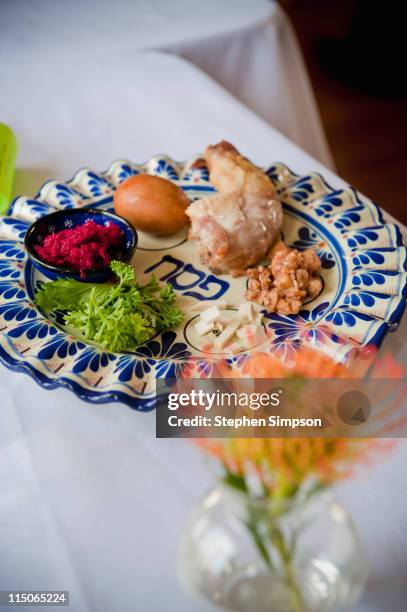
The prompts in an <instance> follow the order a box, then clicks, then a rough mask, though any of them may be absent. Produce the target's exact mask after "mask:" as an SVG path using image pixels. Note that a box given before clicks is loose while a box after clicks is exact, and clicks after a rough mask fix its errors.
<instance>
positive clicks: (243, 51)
mask: <svg viewBox="0 0 407 612" xmlns="http://www.w3.org/2000/svg"><path fill="white" fill-rule="evenodd" d="M146 49H161V50H167V51H168V52H172V53H178V54H180V55H182V56H184V57H186V58H187V59H188V60H189V61H191V62H193V63H194V64H196V65H197V66H199V67H200V68H201V69H202V70H203V71H205V72H206V73H208V74H209V75H210V76H211V77H212V78H214V79H216V80H217V81H218V82H219V83H220V84H221V85H222V86H223V87H225V88H226V89H228V90H229V91H231V92H232V93H233V94H234V95H235V96H236V97H237V98H238V99H240V100H241V101H242V102H244V103H245V104H246V105H247V106H248V107H249V108H251V109H252V110H254V111H255V112H257V114H259V115H260V116H261V117H263V118H264V119H265V120H266V121H268V122H269V123H271V124H272V125H273V126H274V127H276V128H277V129H278V130H280V131H281V132H283V133H284V134H285V135H286V136H287V137H288V138H290V139H291V140H293V141H294V142H296V143H297V144H298V145H299V146H301V147H302V148H304V149H305V150H307V151H308V152H309V153H310V154H311V155H313V156H314V157H316V158H317V159H319V160H320V161H321V162H322V163H324V164H325V165H327V166H329V167H331V168H332V167H333V162H332V158H331V155H330V152H329V149H328V146H327V143H326V139H325V135H324V132H323V129H322V126H321V122H320V119H319V114H318V110H317V107H316V104H315V100H314V96H313V93H312V89H311V87H310V83H309V79H308V76H307V71H306V68H305V65H304V62H303V60H302V57H301V52H300V50H299V48H298V45H297V42H296V38H295V35H294V33H293V30H292V27H291V25H290V23H289V21H288V19H287V17H286V16H285V14H284V12H283V11H282V9H281V8H280V7H279V6H278V4H276V3H275V2H272V1H270V0H250V2H248V1H247V0H206V1H205V2H202V1H201V0H195V1H194V0H171V2H167V1H166V0H115V1H114V2H112V1H111V0H58V1H57V2H55V1H54V0H36V1H35V2H32V0H18V2H14V1H13V0H3V2H1V3H0V54H1V56H0V57H2V58H3V60H2V63H3V64H4V63H6V62H7V63H10V65H11V66H15V65H16V64H18V63H19V62H22V63H28V64H29V65H30V66H31V65H32V64H34V63H36V62H38V63H41V65H42V66H43V69H44V68H45V69H46V67H49V68H52V69H53V70H57V69H58V68H59V67H60V66H63V64H64V63H65V62H66V61H69V60H70V59H72V58H81V59H82V60H83V61H84V62H85V61H86V64H87V69H88V70H89V86H93V84H92V68H93V66H94V64H95V63H96V62H101V63H102V64H103V62H104V61H105V58H106V57H108V56H109V55H110V54H111V53H115V54H117V53H118V52H120V53H121V54H122V55H124V56H126V57H128V58H130V57H132V56H133V55H134V53H135V52H136V51H137V50H146ZM50 78H52V75H50ZM105 78H106V79H108V78H109V75H108V73H106V74H105ZM127 78H128V79H132V80H134V81H136V79H137V74H136V71H135V68H134V67H132V65H131V64H130V63H129V64H128V76H127ZM178 85H179V87H180V88H181V89H182V90H183V91H185V92H186V93H187V91H188V90H189V87H190V84H189V83H185V82H181V83H179V84H178ZM194 94H195V97H196V98H198V97H199V96H200V95H201V92H200V91H195V92H194Z"/></svg>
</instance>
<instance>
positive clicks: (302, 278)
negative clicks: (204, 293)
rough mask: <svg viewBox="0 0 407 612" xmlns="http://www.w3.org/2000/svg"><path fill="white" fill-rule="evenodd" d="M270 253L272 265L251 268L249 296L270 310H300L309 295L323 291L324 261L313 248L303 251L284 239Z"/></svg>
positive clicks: (282, 311) (285, 311)
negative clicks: (287, 243)
mask: <svg viewBox="0 0 407 612" xmlns="http://www.w3.org/2000/svg"><path fill="white" fill-rule="evenodd" d="M269 255H270V258H271V262H270V265H269V266H259V267H258V268H250V269H249V270H247V276H248V278H249V282H248V289H247V292H246V298H247V299H248V300H251V301H254V302H257V304H260V305H261V306H264V307H265V308H266V310H268V311H269V312H278V313H279V314H298V312H299V311H300V309H301V306H302V301H303V300H304V299H305V298H307V297H316V296H317V295H319V294H320V293H321V291H322V280H321V278H320V277H319V276H316V273H317V272H318V271H319V270H320V268H321V261H320V259H319V257H318V255H317V254H316V253H315V251H313V250H312V249H307V250H306V251H302V252H301V251H298V250H297V249H290V248H289V247H288V246H287V245H286V244H284V242H279V243H278V244H276V246H275V247H274V248H273V249H272V250H271V252H270V254H269Z"/></svg>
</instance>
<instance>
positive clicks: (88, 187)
mask: <svg viewBox="0 0 407 612" xmlns="http://www.w3.org/2000/svg"><path fill="white" fill-rule="evenodd" d="M197 159H199V158H193V159H191V160H189V161H188V162H186V163H178V162H175V161H173V160H172V159H170V158H169V157H167V156H163V155H159V156H155V157H153V158H151V159H150V160H149V161H148V162H147V163H145V164H139V165H137V164H132V163H130V162H128V161H122V160H120V161H116V162H114V163H113V164H112V165H111V166H110V168H109V169H108V170H107V171H106V172H103V173H98V172H95V171H93V170H90V169H88V168H85V169H82V170H79V171H78V172H77V173H76V174H75V176H74V177H73V178H72V179H71V180H70V181H68V182H58V181H54V180H51V181H48V182H46V183H45V184H44V185H43V186H42V188H41V189H40V191H39V193H38V194H37V195H36V196H35V198H29V197H25V196H20V197H18V198H16V199H15V200H14V202H13V203H12V205H11V208H10V210H9V213H8V215H7V216H6V217H0V360H1V362H2V363H3V364H4V365H5V366H7V367H9V368H11V369H15V370H18V371H23V372H27V373H28V374H30V375H31V376H32V377H33V378H34V379H35V380H36V381H37V382H38V383H39V384H40V385H42V386H44V387H46V388H49V389H52V388H55V387H59V386H61V387H66V388H68V389H70V390H72V391H73V392H74V393H75V394H76V395H78V396H79V397H80V398H82V399H84V400H87V401H90V402H95V403H97V402H113V401H120V402H124V403H125V404H127V405H129V406H131V407H132V408H136V409H139V410H150V409H152V408H154V398H155V379H156V378H160V377H175V376H177V375H180V374H181V373H182V371H183V370H184V369H186V368H188V371H189V372H190V374H192V375H193V376H208V375H210V373H211V369H212V365H213V362H214V361H215V360H216V359H219V358H225V359H227V360H228V363H229V364H230V366H231V368H237V369H239V368H242V367H244V363H245V360H246V359H247V357H248V354H250V351H248V352H246V353H239V354H237V355H234V356H233V355H231V354H227V353H223V354H216V355H215V354H214V355H207V354H203V353H202V352H201V351H200V350H199V339H198V338H197V337H196V336H195V335H194V328H193V322H194V318H195V317H196V316H197V315H196V313H193V312H190V311H189V306H191V305H192V304H193V303H194V302H196V301H197V300H216V299H218V298H223V299H225V300H226V301H227V303H228V304H230V305H234V304H236V305H237V304H239V303H241V302H242V301H243V299H244V298H243V296H244V291H245V288H246V279H245V278H243V277H242V278H237V279H233V278H231V277H230V276H227V275H223V276H216V275H214V274H213V273H212V272H211V271H210V270H209V269H207V268H206V267H205V266H203V265H202V264H201V263H200V262H199V259H198V256H197V249H196V246H195V244H194V243H193V242H190V241H187V237H186V231H181V232H180V233H179V234H177V235H172V236H168V237H161V238H155V237H152V236H149V235H146V234H142V233H140V235H139V244H138V247H137V251H136V254H135V257H134V267H135V269H136V273H137V277H138V279H139V281H140V282H143V279H145V280H147V279H148V278H149V277H150V275H151V274H152V273H154V274H155V275H156V277H157V278H158V279H159V280H160V281H161V282H169V283H171V284H172V285H173V287H174V289H175V291H176V293H177V294H178V296H179V297H180V305H181V306H182V308H183V310H184V311H185V320H184V323H183V324H182V326H180V328H179V329H177V330H174V331H167V332H165V333H163V334H161V335H160V336H157V337H155V338H153V339H151V340H150V341H148V342H147V343H146V344H144V345H142V346H140V347H139V349H138V350H137V351H136V352H134V353H128V354H114V353H109V352H106V351H103V350H99V349H98V348H96V347H94V346H92V345H90V344H85V343H84V342H83V341H81V340H80V339H78V338H75V337H73V336H72V335H70V334H69V333H67V332H66V331H65V330H64V328H63V325H62V324H61V320H58V318H54V319H48V318H47V317H45V316H44V314H43V313H41V312H40V311H39V310H38V309H37V308H36V307H35V305H34V302H33V300H34V293H35V290H36V288H37V286H38V283H39V282H41V281H44V280H46V279H45V278H44V277H42V276H41V274H40V273H39V272H37V271H36V270H35V268H33V266H32V265H31V263H30V261H29V260H28V259H27V257H26V254H25V252H24V247H23V239H24V235H25V232H26V231H27V229H28V227H29V225H30V224H31V223H32V222H33V221H34V220H36V219H38V218H39V217H41V216H42V215H45V214H48V213H49V212H52V211H53V210H54V209H59V208H72V207H77V206H96V207H101V208H103V209H107V210H110V209H112V207H113V193H114V191H115V189H116V187H117V186H118V185H119V184H120V183H121V182H122V181H124V180H125V179H126V178H128V177H129V176H131V175H133V174H137V173H139V172H147V173H149V174H154V175H158V176H162V177H165V178H168V179H170V180H172V181H174V182H175V183H176V184H178V185H179V186H180V187H182V189H184V191H185V192H186V193H187V195H188V196H189V198H190V199H191V201H193V200H194V199H196V198H199V197H202V196H204V195H205V194H208V193H211V192H213V191H214V189H213V187H212V186H211V185H210V183H209V181H208V172H207V169H206V168H205V166H204V165H203V164H202V160H200V162H199V163H195V162H196V161H197ZM265 172H266V173H267V174H268V176H269V177H270V179H271V180H272V181H273V183H274V184H275V185H276V187H277V189H278V191H279V194H280V197H281V200H282V202H283V206H284V225H283V228H282V233H283V238H284V240H285V241H286V242H287V243H288V244H290V245H292V246H294V247H297V248H298V249H305V248H308V247H314V248H316V250H317V252H318V255H319V256H320V258H321V261H322V272H321V276H322V279H323V282H324V290H323V292H322V293H321V295H320V296H319V297H318V298H316V299H314V300H312V301H311V302H309V303H307V304H305V305H304V308H303V310H302V311H301V313H300V314H299V315H297V316H281V315H276V314H275V315H267V319H266V321H265V323H266V325H267V326H268V327H269V329H270V338H269V339H268V340H267V342H266V343H264V344H263V345H261V346H259V347H254V348H253V349H251V350H261V351H268V350H272V351H278V354H279V355H280V356H281V358H282V359H289V357H290V354H291V351H294V350H296V347H297V346H299V345H300V344H301V343H303V342H310V343H312V344H313V345H314V346H315V347H316V348H318V349H319V350H322V351H324V352H325V353H328V354H329V355H331V356H332V357H334V359H336V360H338V361H345V360H346V359H348V358H349V356H350V355H351V354H353V353H354V352H355V351H359V350H360V349H361V348H363V347H365V346H366V345H375V346H378V345H379V344H380V342H381V340H382V339H383V337H384V335H385V334H386V332H387V331H388V330H389V328H391V327H394V326H396V325H397V323H398V322H399V320H400V318H401V316H402V313H403V310H404V306H405V299H406V294H407V279H406V269H407V266H406V248H405V247H404V246H403V242H402V237H401V234H400V231H399V229H398V228H397V226H395V225H389V224H385V223H384V221H383V218H382V215H381V213H380V210H379V209H378V207H377V206H375V205H374V204H373V203H372V202H370V201H366V200H365V199H364V200H363V201H362V199H361V197H360V196H359V195H358V193H357V192H356V191H355V190H353V189H352V188H348V189H343V190H334V189H332V188H331V187H330V186H329V185H328V184H327V183H326V182H325V181H324V179H323V178H322V177H321V176H320V175H319V174H309V175H307V176H301V177H300V176H298V175H296V174H294V173H293V172H291V171H290V170H289V169H288V168H287V167H286V166H285V165H283V164H280V163H276V164H273V165H272V166H270V167H268V168H266V169H265Z"/></svg>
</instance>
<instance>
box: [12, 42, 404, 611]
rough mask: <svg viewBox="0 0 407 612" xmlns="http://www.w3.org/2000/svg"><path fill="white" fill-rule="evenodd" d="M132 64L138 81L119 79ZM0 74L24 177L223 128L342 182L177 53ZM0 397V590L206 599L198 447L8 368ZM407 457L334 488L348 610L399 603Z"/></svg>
mask: <svg viewBox="0 0 407 612" xmlns="http://www.w3.org/2000/svg"><path fill="white" fill-rule="evenodd" d="M130 66H131V68H132V69H133V70H134V74H137V79H135V80H128V79H127V78H126V75H127V74H128V71H129V68H130ZM84 70H85V71H84ZM0 82H1V88H0V108H1V109H2V120H3V121H5V122H6V123H10V124H11V125H13V126H14V128H15V130H16V133H17V137H18V140H19V142H20V153H19V170H18V173H17V181H16V190H17V191H20V192H27V193H33V192H34V191H35V190H36V189H37V187H38V186H39V184H40V183H41V181H42V180H44V179H46V178H49V177H52V176H53V177H56V178H63V177H68V176H70V175H71V174H72V173H73V172H74V171H75V170H76V169H77V168H78V166H80V165H90V166H92V167H94V168H96V169H104V168H106V167H107V166H108V164H109V163H110V161H112V160H113V159H115V158H118V157H128V158H130V159H132V160H134V161H143V160H145V159H147V158H148V157H149V156H150V155H152V154H153V153H155V152H157V151H165V152H170V153H171V154H172V155H173V156H174V157H175V158H178V159H185V158H187V157H188V156H190V155H192V154H194V153H196V152H197V151H200V150H203V148H204V147H205V145H206V144H208V143H210V142H216V141H217V140H219V139H221V138H227V139H229V140H231V141H232V142H233V143H234V144H235V145H236V146H237V147H239V148H241V149H242V151H244V152H245V154H247V155H248V156H249V157H251V158H252V159H253V160H254V161H256V162H257V163H258V164H266V163H269V162H270V161H273V160H276V159H279V160H283V161H285V162H286V163H287V164H288V165H289V166H291V167H292V168H293V169H294V170H296V171H297V172H300V173H302V172H304V173H305V172H307V171H310V170H317V171H320V172H322V173H323V174H324V176H325V177H326V179H327V180H328V182H330V183H332V184H333V185H336V186H338V187H342V186H344V185H345V183H344V182H343V181H342V180H341V179H339V178H338V177H336V176H335V175H334V174H333V173H332V172H330V171H329V170H327V169H326V168H324V167H323V166H322V165H321V164H320V163H319V162H317V161H316V160H315V159H312V158H311V157H310V156H309V155H307V154H306V153H304V152H303V151H302V150H301V149H300V148H299V147H297V146H296V145H294V144H292V143H291V142H290V141H288V140H287V139H286V138H285V137H284V136H283V135H282V134H280V133H278V132H276V131H275V130H273V129H272V128H271V127H270V126H269V125H268V124H267V123H266V122H264V121H263V120H261V119H260V118H258V117H257V116H255V115H254V114H253V113H252V112H250V111H249V110H248V109H247V108H246V107H245V106H244V105H242V104H241V103H240V102H239V101H237V100H235V99H234V98H233V97H232V96H231V95H230V94H229V93H227V92H226V91H225V90H224V89H222V88H221V87H220V86H219V85H218V84H216V83H215V82H213V81H212V80H211V79H209V78H208V77H207V76H205V75H204V74H202V72H200V71H198V70H197V69H196V68H194V67H193V66H192V65H191V64H189V63H188V62H186V61H185V60H183V59H180V58H177V57H175V56H172V55H168V54H161V53H153V52H149V53H143V54H139V55H137V56H134V57H132V58H124V57H123V56H122V55H121V54H119V53H118V54H116V55H115V54H111V55H109V57H107V58H106V59H105V61H104V62H103V64H100V65H98V66H94V68H93V70H92V73H91V74H88V73H87V72H86V68H84V65H83V62H82V61H78V60H75V59H72V60H70V62H66V63H65V64H64V65H63V66H61V71H60V73H58V75H52V76H51V75H50V74H47V73H44V71H43V69H42V66H41V65H36V64H30V67H29V70H26V68H25V67H24V66H22V67H21V68H20V71H19V72H18V73H17V74H16V71H15V70H11V69H9V68H8V67H7V65H2V66H1V67H0ZM86 83H89V84H93V86H92V87H91V86H89V87H86ZM179 83H188V91H184V90H182V89H181V88H180V87H179ZM96 85H97V87H96ZM196 91H199V92H200V95H199V96H196V95H195V92H196ZM112 92H113V94H112ZM406 332H407V325H406V321H404V323H403V324H402V326H401V329H400V330H399V333H398V334H397V335H393V336H392V337H389V338H388V339H387V340H386V343H385V345H386V346H387V347H388V348H389V349H393V350H394V351H396V352H397V354H399V355H402V357H403V359H404V360H405V361H404V362H405V363H407V360H406V354H405V346H404V345H405V338H406ZM0 398H1V399H0V403H1V413H0V415H1V416H0V418H1V426H0V482H1V495H0V589H21V588H24V589H70V591H71V602H72V603H71V609H73V610H75V612H94V611H95V610H97V611H98V612H116V611H121V610H133V611H135V612H145V611H146V610H148V612H162V610H166V611H168V612H172V611H174V612H191V611H192V610H193V611H194V612H200V611H201V610H202V612H204V611H208V610H209V608H208V607H207V605H206V604H200V603H197V602H196V601H193V600H192V599H191V598H190V596H189V595H187V594H185V593H184V592H183V590H182V589H181V587H180V586H179V584H178V582H177V580H176V579H175V573H174V572H175V557H176V547H177V542H178V538H179V533H180V530H181V528H182V525H183V524H184V521H185V520H186V517H187V516H188V514H189V512H190V510H191V508H192V506H193V504H194V502H195V500H197V499H198V498H199V497H200V496H201V495H202V494H203V493H204V491H205V490H206V489H207V487H210V486H211V483H212V476H211V474H210V473H209V471H208V469H207V466H206V465H205V463H204V461H203V460H202V457H201V455H200V454H199V452H198V451H197V449H196V448H195V447H193V446H191V445H190V444H189V443H188V442H187V441H184V440H183V441H175V440H159V441H158V440H156V439H155V431H154V414H152V413H149V414H141V413H135V412H133V411H131V410H130V409H128V408H126V407H124V406H122V405H119V404H111V405H107V406H103V405H100V406H92V405H89V404H86V403H83V402H81V401H80V400H78V399H76V398H75V397H74V396H73V395H72V394H70V393H69V392H67V391H64V390H62V389H59V390H56V391H52V392H48V391H45V390H43V389H41V388H40V387H38V386H37V385H36V384H35V383H34V382H33V381H32V380H31V379H29V378H28V377H27V376H25V375H23V374H17V373H10V372H9V371H7V370H5V369H4V368H0ZM406 461H407V447H406V445H405V444H400V446H399V447H398V449H397V451H396V452H395V453H394V454H393V456H392V457H391V458H389V459H388V460H387V461H383V462H382V463H381V464H380V465H378V466H375V467H374V468H371V469H370V470H369V471H368V473H367V474H365V475H364V476H363V475H362V476H360V477H359V479H357V480H354V481H352V482H347V483H344V484H343V485H341V487H339V488H338V494H339V496H340V497H341V498H342V499H343V501H344V504H345V505H346V506H347V507H348V508H349V509H350V510H351V511H352V512H353V515H354V517H355V520H356V523H357V525H358V528H359V530H360V532H361V535H362V537H363V539H364V541H365V543H366V545H367V549H368V553H369V559H370V565H371V579H370V582H369V587H368V590H367V593H366V595H365V598H364V600H363V602H362V603H361V604H360V605H359V606H358V607H357V609H356V611H355V610H353V611H352V612H383V610H386V612H396V611H397V612H399V611H400V610H401V609H402V608H403V606H404V603H403V602H404V601H405V568H406V564H407V552H406V551H407V547H406V536H405V534H406V533H407V519H406V512H405V503H406V484H405V465H406ZM37 609H39V610H41V609H42V608H41V607H40V608H37ZM44 610H45V608H44Z"/></svg>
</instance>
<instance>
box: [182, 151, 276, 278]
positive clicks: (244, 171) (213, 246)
mask: <svg viewBox="0 0 407 612" xmlns="http://www.w3.org/2000/svg"><path fill="white" fill-rule="evenodd" d="M205 160H206V163H207V165H208V168H209V173H210V179H211V182H212V184H213V185H214V187H216V189H217V190H218V192H219V193H218V194H216V195H213V196H209V197H207V198H203V199H201V200H197V201H195V202H194V203H193V204H191V205H190V206H189V208H188V210H187V215H188V216H189V217H190V219H191V229H190V237H191V238H194V239H195V240H196V241H197V243H198V250H199V254H200V257H201V260H202V261H203V263H205V264H207V265H208V266H210V267H211V268H213V269H215V270H216V271H218V272H230V273H231V274H233V275H239V274H242V273H243V271H244V270H245V268H247V267H248V266H251V265H254V264H255V263H256V262H257V261H259V260H260V259H261V258H262V257H264V255H265V254H266V253H267V251H268V250H269V248H270V245H271V244H272V242H273V241H274V240H275V238H276V237H277V236H278V234H279V231H280V228H281V224H282V219H283V213H282V208H281V204H280V202H279V201H278V200H277V199H276V191H275V188H274V186H273V183H272V182H271V181H270V179H269V178H268V177H267V176H266V175H265V174H264V173H263V172H262V171H261V170H259V169H258V168H256V166H254V165H253V164H252V163H251V162H250V161H249V160H247V159H245V158H244V157H242V156H241V155H240V154H239V152H238V151H237V150H236V149H235V148H234V147H233V146H232V145H231V144H229V143H227V142H224V141H222V142H220V143H219V144H217V145H213V146H209V147H208V148H207V149H206V151H205Z"/></svg>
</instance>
